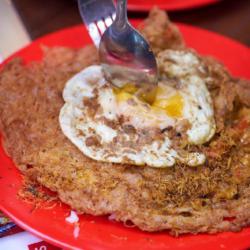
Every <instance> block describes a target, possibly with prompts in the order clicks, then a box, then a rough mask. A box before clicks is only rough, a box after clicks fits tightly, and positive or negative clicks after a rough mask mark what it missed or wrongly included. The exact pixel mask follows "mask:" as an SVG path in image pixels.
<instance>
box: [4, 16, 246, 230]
mask: <svg viewBox="0 0 250 250" xmlns="http://www.w3.org/2000/svg"><path fill="white" fill-rule="evenodd" d="M154 15H156V14H154ZM154 18H156V17H154ZM168 25H171V24H168ZM159 49H161V47H160V48H159ZM209 60H210V59H205V58H204V59H203V62H204V63H205V64H207V68H208V69H207V73H206V74H208V76H209V77H211V78H213V80H212V81H210V82H208V87H209V89H210V92H211V94H212V96H213V99H214V103H215V111H216V112H217V113H218V114H220V117H221V119H219V118H218V119H217V123H218V124H219V123H221V124H222V125H221V127H220V130H218V131H217V134H216V136H215V137H214V138H213V140H212V141H211V143H208V144H207V145H205V146H202V147H201V148H200V150H202V151H203V152H204V153H205V154H206V155H207V158H208V161H207V162H206V164H205V165H204V166H201V167H196V168H190V167H187V166H184V165H182V164H177V165H176V166H175V167H173V168H168V169H154V168H150V167H138V166H137V167H135V166H129V165H118V164H107V163H99V162H96V161H94V160H91V159H89V158H87V157H85V156H84V155H83V154H82V153H81V152H80V151H79V150H78V149H77V148H76V147H75V146H74V145H72V143H71V142H70V141H69V140H68V139H67V138H66V137H65V136H64V135H63V133H62V132H61V130H60V127H59V122H58V115H59V110H60V108H61V107H62V105H63V99H62V97H61V94H62V89H63V88H64V84H65V82H66V81H67V80H68V79H69V78H70V77H71V76H72V75H74V74H75V73H77V72H78V71H79V70H81V69H82V68H84V67H86V66H88V65H90V64H94V63H96V62H97V53H96V51H95V49H94V48H93V47H88V48H85V49H80V50H73V49H69V48H61V47H59V48H51V49H48V48H46V49H45V55H44V59H43V60H42V61H41V62H39V63H33V64H32V65H30V66H28V67H27V66H23V65H22V63H21V61H20V60H17V59H15V60H14V61H12V62H11V63H9V64H8V65H6V66H5V67H4V69H3V71H2V72H1V73H0V129H1V131H2V133H3V137H4V147H5V149H6V151H7V153H8V154H9V155H10V156H11V157H12V158H13V159H14V161H15V163H16V164H17V166H18V167H19V168H20V170H21V171H22V172H23V173H24V174H25V175H27V176H29V177H31V178H32V179H33V180H36V181H38V182H39V183H41V184H42V185H44V186H46V187H48V188H50V189H51V190H53V191H56V192H57V193H58V196H59V197H60V199H61V200H62V201H64V202H65V203H67V204H69V205H70V206H71V207H72V208H74V209H76V210H77V211H78V212H80V213H90V214H94V215H103V214H113V216H112V217H114V218H115V219H116V220H120V221H127V220H130V221H132V222H133V223H134V224H135V225H137V226H138V227H140V228H141V229H142V230H147V231H159V230H163V229H169V230H170V232H171V233H172V234H175V235H178V234H180V233H188V232H191V233H198V232H209V233H216V232H220V231H227V230H232V231H238V230H240V229H241V228H242V227H244V226H247V225H249V224H250V157H249V153H250V129H249V121H250V111H249V109H248V103H247V100H248V98H247V97H248V94H249V92H248V89H249V88H248V86H247V84H248V83H245V81H244V83H243V81H242V80H235V79H232V78H231V76H230V75H229V73H228V72H227V70H226V69H225V68H224V67H223V66H221V65H220V64H218V63H217V62H216V61H213V62H212V61H209ZM224 82H225V83H224ZM229 87H230V91H229ZM246 89H247V90H246ZM242 91H243V92H247V93H248V94H246V93H244V95H245V96H244V97H243V95H241V93H242ZM217 96H218V97H220V98H221V99H219V100H218V101H216V98H217ZM223 98H224V99H223ZM220 100H222V101H223V105H221V104H220ZM217 102H218V104H216V103H217ZM224 102H225V103H224ZM225 109H226V111H225ZM218 116H219V115H218ZM190 150H192V148H191V147H190Z"/></svg>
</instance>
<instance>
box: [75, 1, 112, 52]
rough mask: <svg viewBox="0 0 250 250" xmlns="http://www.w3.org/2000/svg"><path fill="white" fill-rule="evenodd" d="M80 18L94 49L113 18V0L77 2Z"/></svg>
mask: <svg viewBox="0 0 250 250" xmlns="http://www.w3.org/2000/svg"><path fill="white" fill-rule="evenodd" d="M78 7H79V11H80V14H81V17H82V19H83V21H84V23H85V25H86V26H87V29H88V32H89V35H90V37H91V38H92V40H93V42H94V44H95V46H96V47H98V46H99V42H100V40H101V36H102V34H103V33H104V32H105V30H106V28H107V27H109V26H110V25H111V24H112V22H113V20H114V16H115V11H116V9H115V5H114V2H113V0H78Z"/></svg>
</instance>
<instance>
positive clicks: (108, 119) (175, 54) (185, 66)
mask: <svg viewBox="0 0 250 250" xmlns="http://www.w3.org/2000/svg"><path fill="white" fill-rule="evenodd" d="M158 65H159V69H160V75H161V77H160V79H159V84H158V88H157V93H156V98H155V100H154V102H153V103H150V104H149V103H148V102H146V101H145V100H143V99H142V98H139V97H138V96H137V95H136V93H137V91H138V89H137V88H136V87H135V86H134V85H133V84H131V83H128V84H125V85H124V87H123V88H120V89H116V88H114V87H113V86H112V85H111V84H110V83H109V82H107V81H106V80H105V78H104V75H103V72H102V68H101V66H99V65H94V66H90V67H88V68H86V69H84V70H83V71H81V72H80V73H78V74H77V75H75V76H74V77H73V78H71V79H70V80H69V81H68V82H67V83H66V85H65V88H64V91H63V99H64V101H65V104H64V106H63V107H62V109H61V111H60V115H59V122H60V126H61V129H62V131H63V133H64V134H65V135H66V136H67V138H68V139H69V140H71V142H72V143H73V144H75V145H76V146H77V147H78V148H79V150H81V151H82V152H83V154H85V155H86V156H88V157H90V158H92V159H94V160H97V161H102V162H111V163H121V164H132V165H148V166H151V167H170V166H173V165H174V164H176V163H184V164H186V165H189V166H198V165H201V164H203V163H204V162H205V159H206V157H205V155H204V154H203V153H202V152H194V151H192V152H190V151H189V150H188V148H189V147H188V145H201V144H203V143H205V142H207V141H209V140H210V139H211V138H212V136H213V135H214V133H215V129H216V127H215V120H214V111H213V105H212V100H211V97H210V93H209V91H208V89H207V87H206V83H205V79H204V77H202V71H204V68H203V66H202V65H201V63H200V61H199V58H198V57H197V56H196V55H195V54H194V53H192V52H184V51H172V50H167V51H164V52H162V53H160V54H159V56H158Z"/></svg>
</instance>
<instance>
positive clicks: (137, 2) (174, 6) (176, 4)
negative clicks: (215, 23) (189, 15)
mask: <svg viewBox="0 0 250 250" xmlns="http://www.w3.org/2000/svg"><path fill="white" fill-rule="evenodd" d="M217 2H219V0H154V1H152V0H129V1H128V9H129V10H132V11H149V10H151V9H152V7H154V6H158V7H159V8H161V9H165V10H182V9H191V8H197V7H201V6H205V5H208V4H213V3H217Z"/></svg>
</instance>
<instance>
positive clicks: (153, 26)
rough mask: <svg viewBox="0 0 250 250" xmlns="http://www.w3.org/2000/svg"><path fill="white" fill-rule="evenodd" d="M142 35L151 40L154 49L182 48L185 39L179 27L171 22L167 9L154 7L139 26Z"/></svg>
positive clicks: (157, 50) (156, 50) (158, 50)
mask: <svg viewBox="0 0 250 250" xmlns="http://www.w3.org/2000/svg"><path fill="white" fill-rule="evenodd" d="M139 30H140V31H141V33H142V35H143V36H144V37H145V38H146V39H147V40H148V41H149V43H150V45H151V47H152V49H153V51H154V52H155V53H156V54H157V53H158V52H160V51H162V50H165V49H182V48H184V47H185V44H184V40H183V38H182V35H181V33H180V31H179V30H178V28H177V27H176V26H175V25H174V24H173V23H171V22H170V20H169V18H168V16H167V14H166V12H165V11H162V10H159V9H158V8H157V7H155V8H153V9H152V10H151V11H150V13H149V17H148V18H147V19H146V20H145V21H144V23H142V24H141V26H140V27H139Z"/></svg>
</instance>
